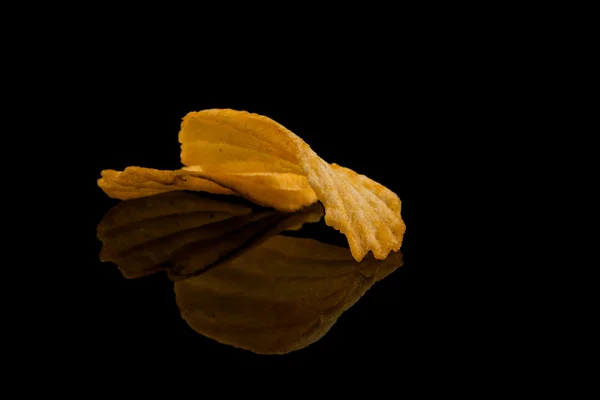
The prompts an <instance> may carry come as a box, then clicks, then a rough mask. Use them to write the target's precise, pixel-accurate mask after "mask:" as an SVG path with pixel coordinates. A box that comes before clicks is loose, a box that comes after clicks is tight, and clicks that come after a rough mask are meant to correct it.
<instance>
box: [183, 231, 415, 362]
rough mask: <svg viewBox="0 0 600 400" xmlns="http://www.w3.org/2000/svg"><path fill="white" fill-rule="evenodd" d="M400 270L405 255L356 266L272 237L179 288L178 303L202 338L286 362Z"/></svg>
mask: <svg viewBox="0 0 600 400" xmlns="http://www.w3.org/2000/svg"><path fill="white" fill-rule="evenodd" d="M266 260H268V261H266ZM402 264H403V260H402V253H400V252H397V253H392V254H390V256H389V257H388V258H386V259H385V260H376V259H375V258H373V257H372V256H371V255H368V256H366V257H365V259H364V260H363V261H362V262H361V263H357V262H356V261H355V260H354V259H353V258H352V256H351V255H350V253H349V252H348V249H346V248H342V247H337V246H332V245H329V244H325V243H321V242H318V241H316V240H313V239H304V238H293V237H284V236H274V237H271V238H269V239H268V240H266V241H264V242H263V243H262V244H261V245H260V246H256V247H254V248H253V249H251V250H249V251H247V252H246V253H244V254H243V255H242V256H240V257H237V258H233V259H231V260H228V261H225V262H224V263H222V264H220V265H219V267H218V268H214V269H211V270H210V271H208V272H206V273H205V274H203V275H202V276H199V277H195V278H191V279H186V280H182V281H177V282H175V294H176V301H177V305H178V307H179V309H180V312H181V316H182V318H183V319H184V320H185V321H186V322H187V323H188V325H189V326H190V327H191V328H192V329H194V330H195V331H196V332H198V333H200V334H202V335H205V336H207V337H210V338H212V339H214V340H217V341H219V342H221V343H225V344H229V345H232V346H235V347H239V348H242V349H246V350H250V351H253V352H255V353H260V354H285V353H289V352H291V351H295V350H299V349H302V348H304V347H306V346H308V345H310V344H311V343H314V342H316V341H317V340H319V339H320V338H321V337H323V335H325V334H326V333H327V332H328V331H329V329H331V327H332V326H333V325H334V324H335V323H336V321H337V320H338V318H339V317H340V315H341V314H342V313H344V312H345V311H346V310H348V309H349V308H350V307H352V305H353V304H354V303H355V302H356V301H358V300H359V299H360V298H361V297H362V296H363V295H364V294H365V293H366V292H367V290H369V289H370V288H371V287H372V286H373V285H374V284H375V282H377V281H379V280H381V279H384V278H385V277H387V276H388V275H389V274H391V273H392V272H393V271H395V270H396V269H397V268H398V267H400V266H401V265H402Z"/></svg>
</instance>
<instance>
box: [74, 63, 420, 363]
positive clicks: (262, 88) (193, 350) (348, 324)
mask: <svg viewBox="0 0 600 400" xmlns="http://www.w3.org/2000/svg"><path fill="white" fill-rule="evenodd" d="M113 77H114V75H113ZM331 77H332V80H331V84H327V83H325V84H323V85H314V84H313V85H310V84H305V82H307V81H303V80H302V79H299V78H298V77H294V76H287V77H286V76H282V77H281V80H278V79H274V78H273V77H270V79H269V80H268V83H267V81H266V80H265V79H264V78H262V77H260V78H259V77H252V76H247V77H246V76H242V77H237V78H236V79H228V78H227V77H226V76H221V75H220V76H219V77H218V78H217V77H215V78H214V81H211V80H210V79H207V78H206V76H204V77H202V76H199V77H198V82H190V81H189V79H190V78H189V77H187V78H183V77H182V78H181V79H179V78H178V77H177V76H176V75H175V76H173V77H172V78H168V79H164V77H163V79H162V80H161V81H160V84H159V83H157V82H153V81H152V79H151V77H148V78H142V77H139V76H137V75H136V74H135V73H134V72H133V71H132V72H131V73H128V72H127V71H123V72H120V73H119V75H118V79H107V78H103V77H102V76H100V75H99V76H97V77H96V78H97V79H95V80H93V82H94V83H93V88H92V89H93V90H92V93H94V94H95V95H96V96H98V97H97V99H96V100H95V101H92V102H91V103H90V107H89V108H87V109H85V110H84V111H82V114H80V116H83V117H82V118H81V120H82V121H85V123H86V124H87V125H86V130H85V132H82V135H83V138H82V140H81V142H80V145H81V147H82V149H81V150H82V152H81V153H78V154H77V155H76V156H74V157H77V159H78V162H79V163H80V164H79V165H81V166H82V168H81V172H82V174H81V179H82V180H84V181H82V182H80V183H79V184H78V189H81V188H84V190H78V194H77V196H78V199H79V200H80V201H79V202H78V204H79V206H78V207H81V205H82V204H84V205H85V212H82V213H80V214H78V216H77V218H76V220H77V221H76V223H77V224H78V228H77V235H76V238H75V239H74V240H76V241H77V244H73V245H72V248H73V250H74V251H73V252H72V253H71V255H72V256H71V259H70V261H71V262H72V263H71V266H72V269H70V270H69V271H68V272H65V273H64V276H65V281H67V280H68V282H72V283H70V284H69V285H68V287H69V288H68V290H67V291H66V293H67V294H66V295H65V297H68V300H67V302H68V304H69V306H68V311H67V312H66V315H67V319H68V320H69V322H70V325H69V326H71V328H70V329H69V330H68V333H67V334H66V335H65V337H64V338H66V339H67V340H66V343H68V346H73V347H76V348H77V347H80V348H85V349H87V350H86V351H92V352H93V353H94V354H96V356H97V357H101V356H105V355H107V354H111V355H112V357H113V358H114V357H116V359H127V357H128V354H131V353H132V352H137V351H139V350H141V351H144V352H150V353H151V354H152V355H153V357H154V356H155V357H159V356H160V357H163V356H164V357H176V358H179V357H183V358H190V359H194V358H198V359H202V360H205V362H207V361H206V360H209V361H210V362H217V361H219V362H226V363H237V364H242V365H245V366H254V365H279V364H280V363H283V364H289V363H292V364H298V363H313V362H315V361H317V360H334V359H339V358H340V357H350V358H356V357H360V358H364V357H367V358H373V359H375V358H382V357H383V358H390V359H392V360H399V359H400V358H398V357H403V356H404V357H406V356H408V355H412V356H418V355H419V354H420V353H422V352H424V351H426V350H427V347H428V345H429V344H428V340H427V337H428V335H429V333H428V332H427V328H426V323H427V320H428V318H429V316H428V315H427V314H425V313H424V311H425V310H426V308H427V304H428V299H427V295H426V294H425V293H426V291H425V290H424V289H425V288H424V286H425V285H426V284H425V283H424V281H423V280H422V279H420V273H421V271H420V270H419V267H418V266H417V245H416V241H417V230H418V226H417V220H416V213H417V211H416V209H417V201H418V200H417V197H416V195H417V174H418V173H419V168H420V164H419V160H420V156H421V154H419V149H420V146H419V143H423V142H427V140H428V137H427V136H428V134H430V133H428V127H427V125H428V124H429V123H431V116H429V115H427V112H426V111H425V110H426V104H428V103H429V102H431V100H430V99H428V95H427V91H422V90H420V89H421V86H420V85H419V84H418V82H414V81H413V82H409V84H407V83H405V80H403V79H401V78H400V77H399V76H395V75H394V74H393V73H387V74H385V75H383V76H382V77H379V78H378V77H377V76H373V77H371V78H369V79H365V78H364V77H363V79H362V80H360V81H358V82H354V84H353V85H350V84H348V82H347V79H351V76H348V77H341V76H335V74H333V73H332V75H331ZM333 78H335V83H333V80H334V79H333ZM322 81H323V82H327V79H325V80H322ZM417 88H418V89H419V90H417ZM87 96H88V97H89V93H88V94H87ZM104 99H110V101H104ZM207 108H232V109H237V110H246V111H249V112H254V113H258V114H262V115H266V116H268V117H270V118H272V119H274V120H275V121H277V122H279V123H281V124H283V125H284V126H286V127H287V128H288V129H290V130H292V131H293V132H294V133H296V134H297V135H298V136H300V137H301V138H302V139H304V140H305V141H306V142H307V143H309V144H310V145H311V147H312V148H313V149H314V150H315V151H316V152H317V154H319V155H320V156H321V157H322V158H323V159H325V160H326V161H328V162H336V163H338V164H340V165H343V166H346V167H349V168H351V169H353V170H355V171H357V172H359V173H362V174H365V175H367V176H369V177H370V178H372V179H374V180H375V181H377V182H380V183H382V184H383V185H385V186H387V187H388V188H390V189H391V190H393V191H394V192H395V193H397V194H398V195H399V197H400V198H401V200H402V217H403V219H404V221H405V223H406V225H407V232H406V235H405V238H404V243H403V246H402V249H401V251H402V253H403V254H404V260H405V264H404V266H403V267H401V268H400V269H398V270H396V271H395V272H394V273H393V274H392V275H390V276H389V277H387V278H386V279H385V280H383V281H381V282H379V283H377V284H376V285H375V286H374V287H373V288H372V289H371V290H369V291H368V292H367V293H366V294H365V296H363V298H362V299H360V300H359V301H358V302H357V303H356V304H355V305H354V306H353V307H352V308H350V309H349V310H348V311H346V312H345V313H344V314H343V315H342V316H341V317H340V319H339V320H338V322H337V323H336V324H335V325H334V326H333V328H332V329H331V330H330V331H329V333H327V334H326V335H325V336H324V337H323V338H322V339H321V340H319V341H318V342H316V343H314V344H312V345H310V346H309V347H307V348H305V349H302V350H300V351H296V352H293V353H290V354H288V355H281V356H279V355H275V356H264V355H256V354H253V353H250V352H248V351H245V350H240V349H236V348H233V347H230V346H227V345H222V344H220V343H217V342H215V341H213V340H211V339H208V338H205V337H203V336H201V335H199V334H197V333H195V332H194V331H193V330H191V329H190V328H189V327H188V326H187V325H186V323H185V322H184V321H183V320H182V319H181V317H180V316H179V312H178V309H177V306H176V305H175V297H174V293H173V289H172V285H173V284H172V282H170V281H169V280H168V279H167V277H166V276H164V275H162V274H157V275H153V276H149V277H145V278H141V279H134V280H128V279H125V278H123V277H122V275H121V274H120V272H119V271H118V269H117V267H116V266H115V265H114V264H111V263H101V262H100V261H99V259H98V253H99V251H100V247H101V243H100V242H99V241H98V240H97V239H96V232H95V229H96V226H97V224H98V222H99V221H100V220H101V218H102V216H103V214H104V213H105V212H106V211H108V210H109V209H110V207H112V206H114V205H116V204H117V203H118V201H117V200H113V199H110V198H108V197H107V196H106V195H105V194H104V193H103V192H102V190H100V189H99V188H98V187H97V185H96V180H97V179H98V178H99V176H100V171H101V170H102V169H116V170H122V169H124V168H125V167H127V166H130V165H137V166H143V167H151V168H158V169H177V168H179V167H180V162H179V149H180V148H179V143H178V140H177V134H178V132H179V128H180V123H181V119H182V118H183V116H184V115H185V114H186V113H188V112H190V111H199V110H202V109H207ZM70 161H71V160H70ZM74 298H76V300H73V299H74ZM64 338H63V339H64ZM86 357H87V356H86Z"/></svg>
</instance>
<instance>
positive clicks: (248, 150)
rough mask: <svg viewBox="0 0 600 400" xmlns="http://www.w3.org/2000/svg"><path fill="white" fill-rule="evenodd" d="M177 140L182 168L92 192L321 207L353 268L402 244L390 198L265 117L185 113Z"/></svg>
mask: <svg viewBox="0 0 600 400" xmlns="http://www.w3.org/2000/svg"><path fill="white" fill-rule="evenodd" d="M179 141H180V143H181V161H182V163H183V164H184V165H185V167H184V168H183V169H181V170H178V171H158V170H152V169H146V168H139V167H129V168H126V169H125V171H123V172H120V173H119V172H117V171H111V170H107V171H103V172H102V179H100V180H99V181H98V185H99V186H100V187H101V188H102V189H103V190H104V191H105V192H106V193H107V194H108V195H109V196H111V197H116V198H120V199H131V198H138V197H144V196H151V195H154V194H157V193H162V192H167V191H173V190H197V191H206V192H210V193H217V194H238V195H240V196H242V197H245V198H246V199H248V200H251V201H253V202H255V203H256V204H259V205H262V206H266V207H273V208H275V209H277V210H279V211H284V212H293V211H297V210H300V209H302V208H304V207H306V206H308V205H310V204H313V203H315V202H316V201H317V200H320V201H321V202H322V203H323V205H324V207H325V221H326V223H327V224H328V225H329V226H332V227H333V228H335V229H337V230H339V231H340V232H342V233H343V234H344V235H346V237H347V238H348V243H349V245H350V249H351V251H352V255H353V256H354V258H355V259H356V260H357V261H360V260H362V259H363V257H365V255H366V254H367V253H368V252H369V251H372V252H373V254H374V256H375V258H377V259H384V258H385V257H387V256H388V254H389V253H390V251H398V250H399V249H400V247H401V245H402V239H403V236H404V232H405V230H406V226H405V225H404V222H403V221H402V217H401V214H400V212H401V203H400V199H399V198H398V196H397V195H396V194H395V193H393V192H392V191H390V190H389V189H387V188H386V187H384V186H383V185H381V184H379V183H377V182H375V181H373V180H371V179H370V178H368V177H366V176H364V175H359V174H357V173H356V172H354V171H352V170H351V169H348V168H344V167H341V166H339V165H336V164H331V165H330V164H328V163H327V162H326V161H324V160H323V159H321V158H320V157H319V156H318V155H317V154H316V153H315V152H314V151H313V150H312V149H311V148H310V146H309V145H308V144H307V143H305V142H304V141H303V140H302V139H300V138H299V137H298V136H296V135H295V134H294V133H292V132H291V131H290V130H288V129H287V128H285V127H284V126H282V125H280V124H278V123H277V122H275V121H273V120H272V119H270V118H268V117H265V116H261V115H257V114H251V113H248V112H245V111H235V110H229V109H212V110H204V111H199V112H191V113H189V114H187V115H186V116H185V117H184V118H183V122H182V124H181V131H180V132H179Z"/></svg>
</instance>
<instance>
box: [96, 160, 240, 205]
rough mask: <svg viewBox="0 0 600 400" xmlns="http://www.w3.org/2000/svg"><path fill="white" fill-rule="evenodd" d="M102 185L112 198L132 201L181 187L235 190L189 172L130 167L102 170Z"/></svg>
mask: <svg viewBox="0 0 600 400" xmlns="http://www.w3.org/2000/svg"><path fill="white" fill-rule="evenodd" d="M101 176H102V177H101V178H100V179H98V186H100V188H101V189H102V190H104V193H106V194H107V195H108V196H109V197H112V198H116V199H120V200H130V199H137V198H140V197H146V196H152V195H155V194H159V193H165V192H172V191H177V190H193V191H198V192H208V193H214V194H229V195H234V194H235V193H234V192H233V191H231V190H230V189H227V188H224V187H223V186H221V185H219V184H218V183H215V182H213V181H210V180H207V179H202V178H199V177H197V176H192V174H190V173H189V172H187V171H182V170H179V171H163V170H158V169H152V168H142V167H127V168H125V170H124V171H115V170H111V169H107V170H104V171H102V173H101Z"/></svg>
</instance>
